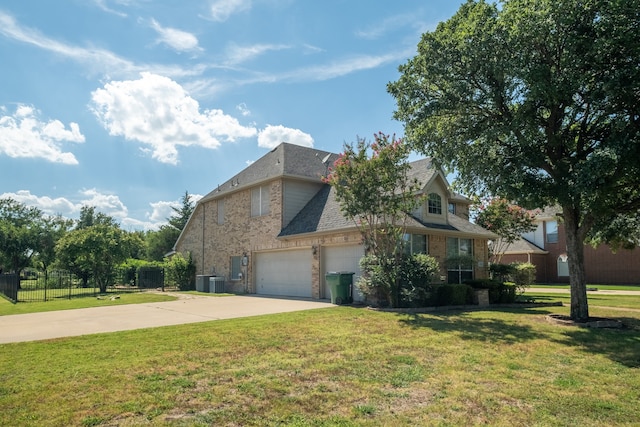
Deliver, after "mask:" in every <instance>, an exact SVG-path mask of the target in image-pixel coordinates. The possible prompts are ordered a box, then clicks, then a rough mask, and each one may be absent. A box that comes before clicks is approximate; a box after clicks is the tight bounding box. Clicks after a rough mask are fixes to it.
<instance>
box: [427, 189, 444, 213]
mask: <svg viewBox="0 0 640 427" xmlns="http://www.w3.org/2000/svg"><path fill="white" fill-rule="evenodd" d="M428 206H429V213H430V214H436V215H442V197H440V195H439V194H436V193H431V194H429V199H428Z"/></svg>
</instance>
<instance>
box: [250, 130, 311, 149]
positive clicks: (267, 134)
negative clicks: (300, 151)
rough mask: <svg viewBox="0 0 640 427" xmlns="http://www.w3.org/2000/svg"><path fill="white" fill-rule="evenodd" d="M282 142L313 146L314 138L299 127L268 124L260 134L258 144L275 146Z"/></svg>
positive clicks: (267, 146)
mask: <svg viewBox="0 0 640 427" xmlns="http://www.w3.org/2000/svg"><path fill="white" fill-rule="evenodd" d="M281 142H288V143H290V144H296V145H302V146H303V147H313V138H312V137H311V135H309V134H308V133H304V132H302V131H301V130H299V129H291V128H287V127H284V126H281V125H277V126H272V125H267V127H266V128H264V129H263V130H261V131H260V133H259V134H258V146H259V147H264V148H269V149H271V148H275V147H277V146H278V145H279V144H280V143H281Z"/></svg>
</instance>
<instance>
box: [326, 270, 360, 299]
mask: <svg viewBox="0 0 640 427" xmlns="http://www.w3.org/2000/svg"><path fill="white" fill-rule="evenodd" d="M354 274H355V273H351V272H347V271H340V272H336V271H329V272H327V274H326V275H325V279H326V280H327V283H328V284H329V288H330V289H331V304H338V305H341V304H351V303H352V302H353V298H352V296H351V285H352V283H353V275H354Z"/></svg>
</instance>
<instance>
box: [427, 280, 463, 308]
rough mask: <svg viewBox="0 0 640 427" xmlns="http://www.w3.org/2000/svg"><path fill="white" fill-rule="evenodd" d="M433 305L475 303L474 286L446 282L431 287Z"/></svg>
mask: <svg viewBox="0 0 640 427" xmlns="http://www.w3.org/2000/svg"><path fill="white" fill-rule="evenodd" d="M431 293H432V294H431V297H430V302H432V304H429V305H433V306H436V307H438V306H447V305H466V304H473V288H471V286H468V285H465V284H458V283H444V284H438V285H433V286H432V287H431Z"/></svg>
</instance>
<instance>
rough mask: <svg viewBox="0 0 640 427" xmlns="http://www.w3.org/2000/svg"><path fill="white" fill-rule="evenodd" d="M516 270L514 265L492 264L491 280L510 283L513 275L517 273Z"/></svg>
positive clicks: (490, 267)
mask: <svg viewBox="0 0 640 427" xmlns="http://www.w3.org/2000/svg"><path fill="white" fill-rule="evenodd" d="M515 271H516V269H515V267H514V265H513V264H491V265H490V266H489V272H490V273H491V278H492V279H494V280H496V281H499V282H508V281H510V280H511V275H512V274H513V273H515Z"/></svg>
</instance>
